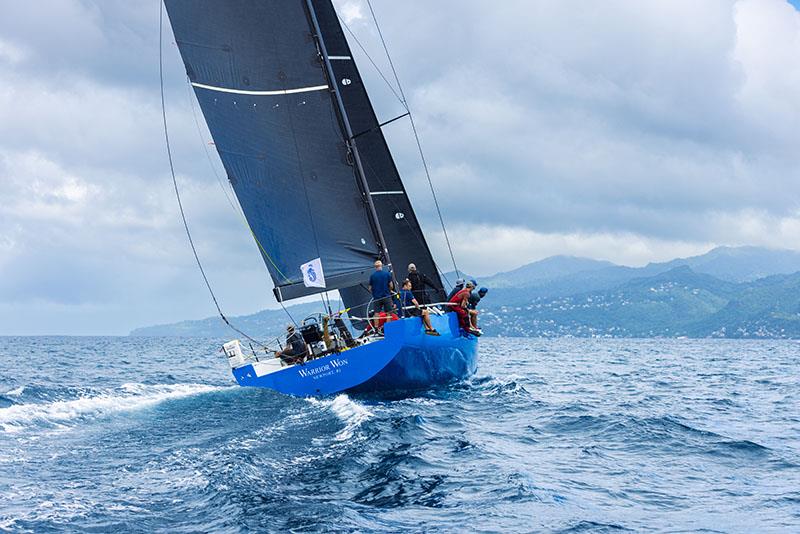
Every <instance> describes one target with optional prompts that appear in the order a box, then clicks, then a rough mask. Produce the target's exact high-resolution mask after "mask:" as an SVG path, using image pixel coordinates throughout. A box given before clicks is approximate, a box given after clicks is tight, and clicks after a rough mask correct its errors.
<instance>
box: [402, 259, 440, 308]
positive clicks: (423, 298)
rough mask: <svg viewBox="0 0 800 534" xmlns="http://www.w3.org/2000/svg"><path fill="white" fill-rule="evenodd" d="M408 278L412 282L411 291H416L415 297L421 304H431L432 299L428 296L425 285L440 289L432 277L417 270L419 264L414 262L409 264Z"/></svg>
mask: <svg viewBox="0 0 800 534" xmlns="http://www.w3.org/2000/svg"><path fill="white" fill-rule="evenodd" d="M406 278H407V279H408V280H409V281H410V282H411V291H412V292H413V293H414V298H416V299H417V301H419V303H420V304H430V303H431V299H429V298H428V292H427V291H426V290H425V287H426V286H427V287H429V288H431V289H433V290H434V291H436V290H437V289H438V288H437V287H436V286H435V285H434V283H433V282H432V281H431V279H430V278H428V277H427V275H425V274H424V273H421V272H419V271H417V266H416V265H414V264H413V263H409V264H408V276H407V277H406Z"/></svg>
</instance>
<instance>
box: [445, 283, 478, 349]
mask: <svg viewBox="0 0 800 534" xmlns="http://www.w3.org/2000/svg"><path fill="white" fill-rule="evenodd" d="M473 289H475V285H474V284H473V283H472V281H469V282H467V283H466V285H465V287H464V289H462V290H461V291H459V292H458V293H456V294H455V295H453V298H451V299H450V302H451V303H452V304H453V306H451V308H452V310H453V311H454V312H456V314H458V325H459V326H460V327H461V329H462V330H464V331H466V332H469V333H470V334H474V335H476V336H479V335H481V332H480V330H478V329H477V328H473V327H472V322H471V321H470V314H469V310H468V306H469V295H470V293H471V292H472V290H473Z"/></svg>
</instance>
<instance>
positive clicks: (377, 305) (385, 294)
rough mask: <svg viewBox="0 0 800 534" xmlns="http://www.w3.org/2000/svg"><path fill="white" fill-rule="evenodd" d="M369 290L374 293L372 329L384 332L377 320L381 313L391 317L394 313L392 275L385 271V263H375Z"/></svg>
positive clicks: (377, 261) (379, 261)
mask: <svg viewBox="0 0 800 534" xmlns="http://www.w3.org/2000/svg"><path fill="white" fill-rule="evenodd" d="M369 290H370V292H371V293H372V314H373V317H372V321H373V323H372V328H373V330H374V331H376V332H378V331H381V330H383V329H382V328H380V327H381V326H382V325H379V324H378V319H377V317H378V315H379V314H380V312H386V315H389V316H391V315H392V313H394V303H393V302H392V292H393V291H394V284H393V283H392V275H391V273H389V271H384V270H383V262H382V261H381V260H376V261H375V272H374V273H372V275H371V276H370V277H369Z"/></svg>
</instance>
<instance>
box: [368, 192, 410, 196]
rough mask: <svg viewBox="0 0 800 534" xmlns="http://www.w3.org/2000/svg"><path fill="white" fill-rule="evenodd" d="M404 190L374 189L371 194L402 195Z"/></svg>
mask: <svg viewBox="0 0 800 534" xmlns="http://www.w3.org/2000/svg"><path fill="white" fill-rule="evenodd" d="M402 194H403V192H402V191H372V192H371V193H370V195H373V196H375V195H402Z"/></svg>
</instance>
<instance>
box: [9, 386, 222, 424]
mask: <svg viewBox="0 0 800 534" xmlns="http://www.w3.org/2000/svg"><path fill="white" fill-rule="evenodd" d="M18 389H19V388H18ZM221 389H224V388H220V387H215V386H209V385H205V384H157V385H145V384H123V385H122V386H120V387H119V388H117V389H114V390H112V391H110V392H108V393H102V394H99V395H94V396H86V397H79V398H77V399H71V400H59V401H53V402H45V403H36V404H15V405H13V406H9V407H7V408H2V409H0V427H2V429H3V431H5V432H8V433H13V432H19V431H20V430H23V429H24V428H26V427H30V426H41V425H48V426H56V427H63V426H66V425H67V424H68V423H69V422H71V421H74V420H79V419H85V418H87V417H100V416H103V415H107V414H110V413H117V412H129V411H135V410H140V409H142V408H147V407H150V406H153V405H155V404H158V403H161V402H163V401H166V400H173V399H181V398H185V397H191V396H194V395H199V394H202V393H209V392H212V391H219V390H221Z"/></svg>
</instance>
